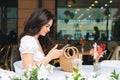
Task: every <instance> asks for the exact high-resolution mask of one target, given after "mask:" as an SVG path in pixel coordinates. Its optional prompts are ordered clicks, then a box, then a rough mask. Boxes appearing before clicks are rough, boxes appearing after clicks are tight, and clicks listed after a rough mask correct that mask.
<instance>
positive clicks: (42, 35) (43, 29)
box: [19, 8, 63, 69]
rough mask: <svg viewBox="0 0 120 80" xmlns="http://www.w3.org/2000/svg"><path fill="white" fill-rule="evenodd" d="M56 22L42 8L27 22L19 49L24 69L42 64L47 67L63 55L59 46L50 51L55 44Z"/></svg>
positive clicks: (49, 13) (50, 14)
mask: <svg viewBox="0 0 120 80" xmlns="http://www.w3.org/2000/svg"><path fill="white" fill-rule="evenodd" d="M54 20H55V19H54V16H53V15H52V13H51V12H49V11H48V10H47V9H43V8H40V9H37V10H36V11H34V12H33V13H32V15H31V16H30V18H29V19H28V21H27V22H26V24H25V27H24V32H23V33H22V34H21V36H20V47H19V50H20V53H21V59H22V63H23V68H24V69H28V68H29V67H30V66H31V67H32V68H36V65H40V64H43V65H47V64H48V63H49V62H50V61H51V60H52V59H55V58H59V57H60V55H61V54H62V52H63V51H62V50H58V49H57V45H55V46H54V47H53V48H52V49H51V50H49V51H48V49H49V47H50V46H52V44H53V43H54V35H55V34H54V32H55V31H54ZM39 39H40V40H39ZM39 41H40V42H39ZM47 51H48V53H47V54H45V53H46V52H47Z"/></svg>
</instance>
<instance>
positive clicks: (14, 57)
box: [10, 45, 21, 71]
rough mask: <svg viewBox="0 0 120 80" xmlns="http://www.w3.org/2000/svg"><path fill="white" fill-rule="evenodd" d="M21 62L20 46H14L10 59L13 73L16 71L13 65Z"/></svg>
mask: <svg viewBox="0 0 120 80" xmlns="http://www.w3.org/2000/svg"><path fill="white" fill-rule="evenodd" d="M19 60H21V57H20V51H19V46H18V45H13V46H12V50H11V57H10V69H11V70H12V71H15V69H14V66H13V63H14V62H16V61H19Z"/></svg>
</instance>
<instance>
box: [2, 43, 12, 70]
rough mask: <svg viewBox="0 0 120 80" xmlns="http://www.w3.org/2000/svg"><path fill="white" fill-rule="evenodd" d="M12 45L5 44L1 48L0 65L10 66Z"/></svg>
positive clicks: (7, 67) (5, 67)
mask: <svg viewBox="0 0 120 80" xmlns="http://www.w3.org/2000/svg"><path fill="white" fill-rule="evenodd" d="M10 49H11V46H10V45H5V46H3V47H2V48H1V49H0V66H1V67H2V68H4V69H10V68H9V57H10Z"/></svg>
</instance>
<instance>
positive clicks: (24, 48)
mask: <svg viewBox="0 0 120 80" xmlns="http://www.w3.org/2000/svg"><path fill="white" fill-rule="evenodd" d="M19 50H20V53H21V58H22V54H24V53H29V54H33V55H34V61H35V62H38V61H40V60H41V59H42V58H44V56H45V55H44V53H42V52H40V50H39V44H38V43H37V41H36V39H35V38H34V37H32V36H29V35H26V36H24V37H23V38H22V39H21V41H20V47H19Z"/></svg>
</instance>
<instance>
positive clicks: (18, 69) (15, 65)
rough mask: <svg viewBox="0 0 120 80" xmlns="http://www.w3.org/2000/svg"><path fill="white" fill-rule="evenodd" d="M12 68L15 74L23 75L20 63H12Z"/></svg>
mask: <svg viewBox="0 0 120 80" xmlns="http://www.w3.org/2000/svg"><path fill="white" fill-rule="evenodd" d="M13 66H14V68H15V73H16V74H18V75H20V76H21V75H22V74H23V71H24V69H23V65H22V61H16V62H14V63H13Z"/></svg>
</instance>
